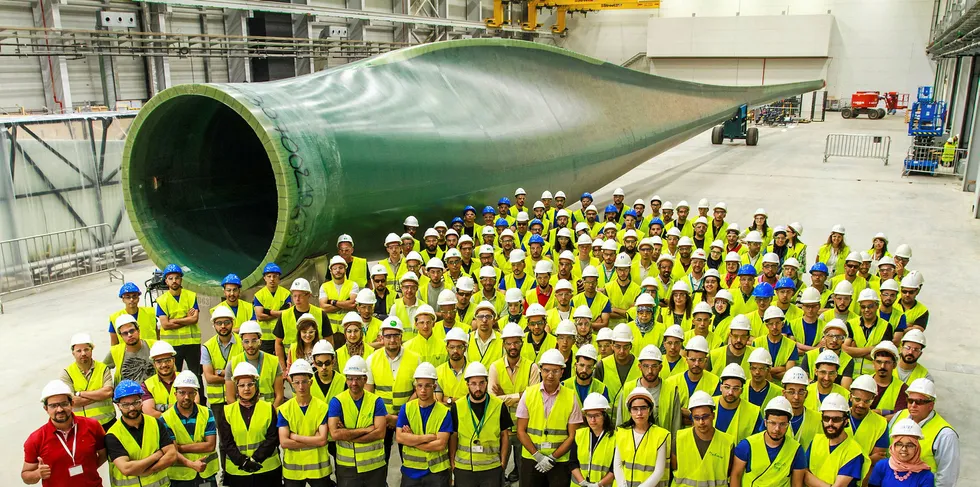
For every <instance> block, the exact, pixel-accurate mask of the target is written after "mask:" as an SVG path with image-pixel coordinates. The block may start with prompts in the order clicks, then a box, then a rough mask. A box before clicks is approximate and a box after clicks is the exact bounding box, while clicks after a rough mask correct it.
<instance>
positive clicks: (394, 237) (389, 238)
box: [385, 233, 402, 247]
mask: <svg viewBox="0 0 980 487" xmlns="http://www.w3.org/2000/svg"><path fill="white" fill-rule="evenodd" d="M390 243H402V239H401V238H400V237H399V236H398V234H397V233H389V234H388V235H386V236H385V247H387V246H388V244H390Z"/></svg>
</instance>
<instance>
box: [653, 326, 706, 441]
mask: <svg viewBox="0 0 980 487" xmlns="http://www.w3.org/2000/svg"><path fill="white" fill-rule="evenodd" d="M684 348H685V349H686V350H687V356H686V357H685V360H686V361H687V370H686V371H684V372H683V373H680V374H676V375H672V376H671V377H670V378H668V379H667V380H666V381H665V382H664V385H663V387H661V389H660V403H659V407H660V409H661V411H663V412H662V413H661V416H660V417H661V424H678V422H677V420H676V416H680V417H681V420H682V421H683V424H684V425H690V424H691V412H690V411H688V410H687V407H686V405H687V401H688V399H690V398H691V394H692V393H693V392H694V391H705V392H708V391H710V392H709V394H710V393H714V392H715V389H716V388H717V387H718V382H719V380H718V376H717V375H715V374H713V373H711V372H709V371H707V370H705V365H706V363H707V362H708V341H707V340H705V339H704V337H702V336H694V337H692V338H691V339H690V340H688V341H687V344H686V345H685V346H684ZM671 433H674V432H673V431H672V432H671Z"/></svg>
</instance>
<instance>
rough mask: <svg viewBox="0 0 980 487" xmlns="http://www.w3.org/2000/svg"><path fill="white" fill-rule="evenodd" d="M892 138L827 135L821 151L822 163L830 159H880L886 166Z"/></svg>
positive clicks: (862, 135) (883, 136) (866, 135)
mask: <svg viewBox="0 0 980 487" xmlns="http://www.w3.org/2000/svg"><path fill="white" fill-rule="evenodd" d="M891 145H892V138H891V136H888V135H870V134H828V135H827V142H826V144H825V145H824V150H823V162H827V159H829V158H831V157H854V158H861V159H881V160H882V161H883V162H884V163H885V165H886V166H887V165H888V153H889V151H890V150H891Z"/></svg>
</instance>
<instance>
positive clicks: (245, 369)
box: [231, 362, 259, 379]
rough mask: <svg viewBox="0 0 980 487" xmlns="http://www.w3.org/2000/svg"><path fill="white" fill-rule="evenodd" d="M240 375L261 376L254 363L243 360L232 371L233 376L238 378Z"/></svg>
mask: <svg viewBox="0 0 980 487" xmlns="http://www.w3.org/2000/svg"><path fill="white" fill-rule="evenodd" d="M239 377H255V378H256V379H258V378H259V371H258V369H256V368H255V366H254V365H252V364H250V363H248V362H242V363H240V364H238V365H236V366H235V370H234V371H232V374H231V378H232V379H237V378H239Z"/></svg>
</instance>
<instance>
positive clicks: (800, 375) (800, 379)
mask: <svg viewBox="0 0 980 487" xmlns="http://www.w3.org/2000/svg"><path fill="white" fill-rule="evenodd" d="M830 353H833V352H830ZM835 357H836V355H835ZM789 384H798V385H801V386H806V385H810V378H809V377H807V375H806V371H805V370H803V369H802V368H801V367H793V368H791V369H789V370H787V371H786V373H785V374H783V386H786V385H789Z"/></svg>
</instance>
